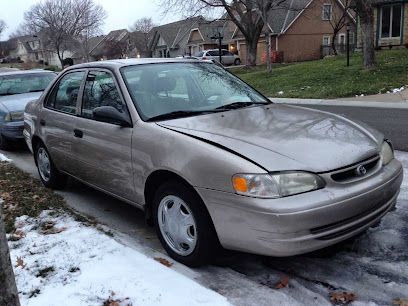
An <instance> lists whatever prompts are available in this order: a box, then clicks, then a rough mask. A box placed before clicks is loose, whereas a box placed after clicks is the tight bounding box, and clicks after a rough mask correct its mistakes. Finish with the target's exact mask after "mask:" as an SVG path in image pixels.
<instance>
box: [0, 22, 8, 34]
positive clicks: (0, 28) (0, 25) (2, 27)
mask: <svg viewBox="0 0 408 306" xmlns="http://www.w3.org/2000/svg"><path fill="white" fill-rule="evenodd" d="M6 28H7V25H6V22H5V21H4V20H2V19H0V37H1V34H2V33H3V32H4V30H5V29H6Z"/></svg>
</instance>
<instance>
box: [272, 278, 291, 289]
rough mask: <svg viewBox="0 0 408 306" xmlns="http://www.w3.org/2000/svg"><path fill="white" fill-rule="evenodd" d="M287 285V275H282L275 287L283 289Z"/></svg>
mask: <svg viewBox="0 0 408 306" xmlns="http://www.w3.org/2000/svg"><path fill="white" fill-rule="evenodd" d="M288 285H289V277H287V276H283V277H282V278H281V279H280V280H279V281H278V282H277V283H276V284H275V286H274V287H275V289H283V288H286V287H287V286H288Z"/></svg>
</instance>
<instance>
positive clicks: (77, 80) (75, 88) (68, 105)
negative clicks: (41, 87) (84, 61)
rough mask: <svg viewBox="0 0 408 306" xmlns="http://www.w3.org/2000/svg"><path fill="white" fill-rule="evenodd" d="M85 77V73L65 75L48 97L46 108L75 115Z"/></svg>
mask: <svg viewBox="0 0 408 306" xmlns="http://www.w3.org/2000/svg"><path fill="white" fill-rule="evenodd" d="M84 76H85V72H84V71H78V72H71V73H68V74H66V75H64V76H63V77H62V79H61V80H60V81H59V83H58V85H57V86H56V87H55V88H54V90H53V91H52V93H51V95H50V96H49V97H48V99H47V102H46V104H45V106H46V107H48V108H52V109H55V110H58V111H61V112H64V113H69V114H75V112H76V104H77V99H78V93H79V89H80V87H81V82H82V79H83V78H84Z"/></svg>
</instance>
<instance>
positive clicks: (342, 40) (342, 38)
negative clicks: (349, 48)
mask: <svg viewBox="0 0 408 306" xmlns="http://www.w3.org/2000/svg"><path fill="white" fill-rule="evenodd" d="M345 44H346V34H340V35H339V45H342V46H344V45H345Z"/></svg>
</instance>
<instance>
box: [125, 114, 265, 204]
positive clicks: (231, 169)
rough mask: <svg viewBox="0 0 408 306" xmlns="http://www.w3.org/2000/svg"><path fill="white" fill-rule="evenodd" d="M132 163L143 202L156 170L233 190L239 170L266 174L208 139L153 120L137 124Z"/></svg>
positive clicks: (199, 184)
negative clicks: (170, 128) (167, 126)
mask: <svg viewBox="0 0 408 306" xmlns="http://www.w3.org/2000/svg"><path fill="white" fill-rule="evenodd" d="M132 163H133V176H134V180H135V190H136V194H137V199H136V202H138V203H144V202H145V201H144V186H145V183H146V180H147V178H148V177H149V175H150V174H151V173H152V172H154V171H157V170H167V171H170V172H173V173H175V174H177V175H178V176H180V177H182V178H183V179H184V180H186V181H187V182H188V183H189V184H190V185H192V186H194V187H199V188H206V189H213V190H218V191H223V192H231V193H234V192H235V191H234V189H233V187H232V181H231V179H232V176H233V175H234V174H236V173H266V171H265V170H264V169H262V168H261V167H260V166H258V165H256V164H255V163H253V162H251V161H250V160H247V159H245V158H243V157H240V156H238V155H236V154H234V153H233V152H230V151H227V150H224V149H223V148H222V147H218V146H214V145H212V144H209V143H207V142H204V141H201V140H199V139H196V138H193V137H191V136H188V135H185V134H181V133H179V132H176V131H173V130H169V129H167V128H164V127H160V126H158V125H156V124H154V123H144V122H143V123H142V122H139V124H137V125H135V127H134V132H133V139H132Z"/></svg>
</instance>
